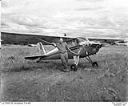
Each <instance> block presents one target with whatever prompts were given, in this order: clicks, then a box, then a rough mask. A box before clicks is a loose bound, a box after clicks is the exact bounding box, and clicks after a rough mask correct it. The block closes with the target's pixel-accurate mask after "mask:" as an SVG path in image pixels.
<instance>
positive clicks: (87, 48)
mask: <svg viewBox="0 0 128 106" xmlns="http://www.w3.org/2000/svg"><path fill="white" fill-rule="evenodd" d="M101 47H102V45H101V44H90V45H77V46H73V47H70V49H71V50H72V51H73V52H75V53H78V51H79V50H80V48H81V51H80V58H84V57H86V56H90V55H94V54H96V53H97V52H98V51H99V49H100V48H101ZM67 52H68V58H69V59H72V58H73V56H74V55H73V54H72V53H70V52H69V51H67ZM42 59H43V60H52V59H60V53H59V50H58V49H57V48H55V49H53V50H52V51H50V52H48V53H47V54H46V56H44V57H43V58H42Z"/></svg>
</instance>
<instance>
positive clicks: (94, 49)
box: [1, 32, 125, 71]
mask: <svg viewBox="0 0 128 106" xmlns="http://www.w3.org/2000/svg"><path fill="white" fill-rule="evenodd" d="M1 35H2V36H1V37H2V40H3V44H18V45H19V44H20V45H28V46H30V47H33V46H36V45H35V44H37V47H38V48H39V50H40V55H38V56H28V57H25V59H27V60H35V59H38V60H37V62H40V61H41V60H55V59H60V55H59V50H58V49H57V48H56V47H55V48H54V49H53V50H51V51H49V52H46V50H45V47H44V45H53V43H57V42H58V39H59V38H63V40H64V42H66V43H67V44H68V46H69V48H70V49H71V50H72V51H74V52H76V53H79V55H78V56H74V55H73V54H72V53H70V52H68V57H69V59H73V60H74V63H73V64H72V65H71V66H70V68H71V70H73V71H76V70H77V68H78V64H79V58H85V59H87V60H88V61H89V63H91V64H92V66H93V67H98V63H97V62H96V61H95V62H93V61H92V59H91V58H90V56H91V55H95V54H96V53H98V51H99V50H100V48H101V47H104V46H105V44H106V43H107V44H110V45H115V44H116V42H124V43H125V41H124V40H123V39H109V38H103V39H101V38H85V37H69V36H65V35H64V36H46V35H33V34H19V33H8V32H2V33H1ZM8 39H9V40H8ZM78 41H79V43H78Z"/></svg>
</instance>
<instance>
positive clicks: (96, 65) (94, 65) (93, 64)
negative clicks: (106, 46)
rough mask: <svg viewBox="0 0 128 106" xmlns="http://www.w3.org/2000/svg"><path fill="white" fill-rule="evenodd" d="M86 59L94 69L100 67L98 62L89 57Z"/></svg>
mask: <svg viewBox="0 0 128 106" xmlns="http://www.w3.org/2000/svg"><path fill="white" fill-rule="evenodd" d="M86 59H87V60H88V61H89V63H91V64H92V67H98V63H97V62H93V61H92V59H91V58H90V57H89V56H87V57H86Z"/></svg>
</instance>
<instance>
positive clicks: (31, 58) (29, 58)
mask: <svg viewBox="0 0 128 106" xmlns="http://www.w3.org/2000/svg"><path fill="white" fill-rule="evenodd" d="M44 57H46V56H31V57H25V59H26V60H35V59H38V58H44Z"/></svg>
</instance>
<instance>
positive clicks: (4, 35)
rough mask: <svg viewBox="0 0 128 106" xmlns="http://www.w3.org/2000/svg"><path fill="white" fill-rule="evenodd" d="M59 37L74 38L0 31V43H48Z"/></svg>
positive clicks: (64, 37) (65, 39) (66, 39)
mask: <svg viewBox="0 0 128 106" xmlns="http://www.w3.org/2000/svg"><path fill="white" fill-rule="evenodd" d="M60 37H62V38H63V39H64V41H66V42H67V41H70V40H73V39H75V38H73V37H68V36H48V35H40V34H21V33H10V32H1V39H2V44H15V45H29V44H37V43H38V42H42V43H43V45H50V43H52V42H57V40H58V38H60Z"/></svg>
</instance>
